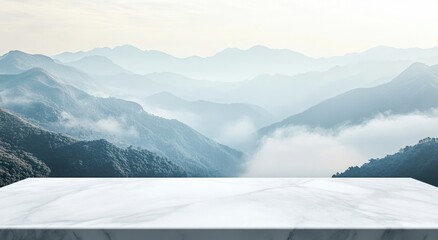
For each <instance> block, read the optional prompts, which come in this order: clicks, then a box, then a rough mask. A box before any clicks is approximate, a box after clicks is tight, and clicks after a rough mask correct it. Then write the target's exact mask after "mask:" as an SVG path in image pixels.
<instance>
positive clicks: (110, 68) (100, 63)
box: [66, 55, 129, 75]
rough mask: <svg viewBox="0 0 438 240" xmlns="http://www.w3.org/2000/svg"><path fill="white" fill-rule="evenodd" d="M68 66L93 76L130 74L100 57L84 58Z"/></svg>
mask: <svg viewBox="0 0 438 240" xmlns="http://www.w3.org/2000/svg"><path fill="white" fill-rule="evenodd" d="M66 65H68V66H72V67H74V68H76V69H79V70H81V71H83V72H86V73H90V74H93V75H115V74H122V73H129V71H128V70H125V69H123V68H122V67H120V66H119V65H117V64H115V63H114V62H113V61H111V60H109V59H108V58H106V57H104V56H98V55H94V56H88V57H84V58H81V59H79V60H77V61H73V62H69V63H67V64H66Z"/></svg>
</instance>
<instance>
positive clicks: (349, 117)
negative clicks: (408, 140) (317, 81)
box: [260, 63, 438, 134]
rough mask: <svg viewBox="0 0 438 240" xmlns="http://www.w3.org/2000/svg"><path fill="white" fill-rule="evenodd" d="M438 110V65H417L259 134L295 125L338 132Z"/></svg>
mask: <svg viewBox="0 0 438 240" xmlns="http://www.w3.org/2000/svg"><path fill="white" fill-rule="evenodd" d="M437 107H438V65H434V66H427V65H425V64H422V63H415V64H412V65H411V66H410V67H408V68H407V69H406V70H405V71H403V72H402V73H401V74H400V75H399V76H397V77H396V78H394V79H393V80H392V81H391V82H389V83H387V84H383V85H379V86H377V87H372V88H362V89H354V90H351V91H348V92H346V93H344V94H341V95H339V96H337V97H334V98H331V99H328V100H326V101H323V102H321V103H320V104H317V105H315V106H313V107H311V108H309V109H308V110H306V111H304V112H302V113H299V114H296V115H293V116H291V117H289V118H287V119H285V120H283V121H282V122H279V123H276V124H273V125H271V126H268V127H266V128H263V129H261V130H260V133H261V134H268V133H271V132H273V131H275V130H276V129H278V128H283V127H288V126H296V125H301V126H309V127H321V128H336V127H340V126H343V125H355V124H361V123H363V122H365V121H367V120H370V119H372V118H374V117H376V116H378V115H379V114H408V113H412V112H415V111H420V112H423V111H427V110H431V109H433V108H437Z"/></svg>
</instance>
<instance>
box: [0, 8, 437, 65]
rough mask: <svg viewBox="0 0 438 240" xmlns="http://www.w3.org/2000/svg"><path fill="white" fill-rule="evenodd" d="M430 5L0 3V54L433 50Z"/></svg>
mask: <svg viewBox="0 0 438 240" xmlns="http://www.w3.org/2000/svg"><path fill="white" fill-rule="evenodd" d="M437 10H438V1H436V0H179V1H177V0H1V1H0V51H7V50H11V49H19V50H23V51H27V52H31V53H43V54H48V55H52V54H57V53H60V52H63V51H78V50H89V49H91V48H94V47H103V46H108V47H113V46H117V45H123V44H132V45H134V46H137V47H139V48H141V49H154V50H161V51H165V52H167V53H170V54H172V55H175V56H179V57H185V56H190V55H199V56H207V55H212V54H214V53H216V52H218V51H220V50H223V49H224V48H227V47H237V48H242V49H246V48H249V47H251V46H254V45H265V46H268V47H271V48H287V49H291V50H295V51H299V52H302V53H304V54H306V55H309V56H313V57H321V56H332V55H342V54H345V53H349V52H357V51H362V50H365V49H368V48H371V47H375V46H379V45H386V46H392V47H400V48H409V47H420V48H430V47H434V46H437V45H438V30H437V23H438V14H437Z"/></svg>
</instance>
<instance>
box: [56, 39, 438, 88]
mask: <svg viewBox="0 0 438 240" xmlns="http://www.w3.org/2000/svg"><path fill="white" fill-rule="evenodd" d="M93 55H100V56H105V57H107V58H109V59H111V60H112V61H113V62H114V63H116V64H117V65H120V66H121V67H123V68H124V69H127V70H129V71H131V72H133V73H137V74H149V73H154V72H173V73H178V74H182V75H185V76H187V77H190V78H195V79H207V80H214V81H243V80H248V79H252V78H254V77H256V76H258V75H260V74H281V75H295V74H298V73H305V72H310V71H326V70H328V69H330V68H333V67H335V66H343V65H347V64H356V63H365V62H383V61H400V60H402V61H409V62H410V63H412V62H415V61H421V62H424V63H427V64H437V63H438V62H437V60H438V59H437V56H438V48H431V49H418V48H410V49H397V48H391V47H384V46H381V47H376V48H372V49H369V50H367V51H364V52H360V53H353V54H347V55H344V56H336V57H328V58H311V57H307V56H305V55H303V54H301V53H298V52H294V51H291V50H287V49H271V48H268V47H264V46H254V47H251V48H249V49H245V50H242V49H237V48H228V49H225V50H223V51H221V52H219V53H217V54H215V55H213V56H209V57H198V56H193V57H187V58H178V57H174V56H171V55H169V54H167V53H164V52H160V51H153V50H140V49H138V48H136V47H133V46H130V45H124V46H119V47H115V48H96V49H92V50H90V51H85V52H83V51H81V52H76V53H71V52H66V53H62V54H59V55H56V56H54V58H55V59H59V60H60V61H62V62H71V61H77V60H79V59H81V58H84V57H87V56H93Z"/></svg>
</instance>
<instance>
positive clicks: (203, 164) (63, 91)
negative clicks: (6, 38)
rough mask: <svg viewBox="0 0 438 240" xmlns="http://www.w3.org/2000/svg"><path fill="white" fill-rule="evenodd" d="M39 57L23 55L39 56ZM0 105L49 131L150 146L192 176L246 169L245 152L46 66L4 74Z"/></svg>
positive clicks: (84, 138) (0, 77) (230, 172)
mask: <svg viewBox="0 0 438 240" xmlns="http://www.w3.org/2000/svg"><path fill="white" fill-rule="evenodd" d="M8 55H14V53H9V54H8ZM18 57H23V53H21V52H20V53H19V56H17V57H16V58H18ZM35 58H37V59H35ZM38 58H40V56H38V55H24V59H32V60H34V61H36V62H38ZM43 59H46V58H45V57H44V58H43ZM2 60H4V58H2ZM46 60H47V59H46ZM6 63H8V62H6V61H1V62H0V64H6ZM13 64H14V62H12V63H9V66H10V67H12V66H13ZM11 65H12V66H11ZM2 68H3V67H2V66H0V69H2ZM0 106H1V107H3V108H5V109H8V110H9V111H11V112H13V113H14V114H18V115H19V116H22V117H24V118H26V119H28V120H29V121H31V122H32V123H34V124H36V125H38V126H40V127H42V128H44V129H48V130H50V131H54V132H59V133H63V134H67V135H69V136H72V137H75V138H78V139H81V140H96V139H101V138H103V139H106V140H108V141H110V142H112V143H115V144H116V145H118V146H122V147H126V146H129V145H133V146H139V147H142V148H145V149H148V150H150V151H153V152H156V153H158V154H160V155H162V156H165V157H167V158H168V159H169V160H170V161H172V162H174V163H176V164H178V165H180V166H181V167H183V168H184V170H185V171H186V172H187V174H188V175H190V176H235V175H236V174H238V173H239V171H240V169H241V165H242V160H243V159H242V158H243V155H242V153H241V152H239V151H236V150H234V149H231V148H229V147H227V146H224V145H221V144H218V143H216V142H214V141H212V140H210V139H208V138H207V137H204V136H203V135H201V134H200V133H198V132H196V131H195V130H193V129H191V128H190V127H188V126H186V125H185V124H183V123H181V122H179V121H176V120H167V119H163V118H160V117H157V116H154V115H151V114H148V113H147V112H145V111H144V110H143V108H142V107H141V106H140V105H139V104H137V103H134V102H130V101H126V100H121V99H117V98H101V97H95V96H92V95H90V94H88V93H87V92H84V91H82V90H80V89H78V88H76V87H74V86H72V85H69V84H66V83H65V82H64V81H62V80H59V78H58V77H56V76H55V75H53V74H52V73H51V72H49V71H48V70H43V69H41V68H32V69H30V70H27V71H25V72H21V73H17V74H5V75H1V76H0Z"/></svg>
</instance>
